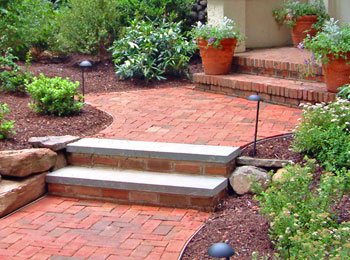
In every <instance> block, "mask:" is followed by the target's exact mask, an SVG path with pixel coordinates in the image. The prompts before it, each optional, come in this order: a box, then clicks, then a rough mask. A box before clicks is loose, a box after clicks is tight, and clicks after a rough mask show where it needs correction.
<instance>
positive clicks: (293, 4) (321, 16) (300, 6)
mask: <svg viewBox="0 0 350 260" xmlns="http://www.w3.org/2000/svg"><path fill="white" fill-rule="evenodd" d="M306 15H317V16H318V23H316V24H314V25H313V27H314V28H316V29H319V28H321V26H322V24H323V22H324V21H325V20H326V19H329V15H328V14H327V13H326V8H325V5H324V2H323V0H315V1H313V2H312V3H300V1H292V0H288V1H285V2H284V4H283V6H282V7H280V8H276V9H274V10H273V16H274V17H275V19H276V21H277V22H278V23H279V24H286V25H287V26H288V27H289V28H292V27H293V26H295V25H296V21H297V20H298V18H299V16H306Z"/></svg>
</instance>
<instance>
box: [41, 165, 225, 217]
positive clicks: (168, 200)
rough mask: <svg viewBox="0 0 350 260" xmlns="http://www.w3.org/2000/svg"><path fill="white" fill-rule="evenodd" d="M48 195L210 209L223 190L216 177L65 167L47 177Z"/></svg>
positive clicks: (223, 193)
mask: <svg viewBox="0 0 350 260" xmlns="http://www.w3.org/2000/svg"><path fill="white" fill-rule="evenodd" d="M46 181H47V182H48V183H49V192H50V193H52V194H55V195H61V196H73V197H85V198H94V199H104V200H112V201H117V202H125V203H137V204H150V205H159V206H172V207H185V208H196V209H200V210H207V211H210V210H213V209H214V208H215V206H216V204H217V202H218V201H219V200H220V199H221V198H222V196H224V195H225V193H226V191H227V185H228V184H227V179H226V178H225V177H220V176H198V175H197V176H192V175H187V174H167V173H157V172H144V171H131V170H120V169H104V168H85V167H72V166H71V167H66V168H62V169H60V170H57V171H54V172H52V173H49V174H47V176H46Z"/></svg>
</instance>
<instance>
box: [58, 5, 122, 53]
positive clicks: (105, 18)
mask: <svg viewBox="0 0 350 260" xmlns="http://www.w3.org/2000/svg"><path fill="white" fill-rule="evenodd" d="M117 2H118V1H116V0H70V1H68V3H67V6H66V7H62V8H61V9H60V11H59V14H58V19H57V23H58V30H59V32H58V35H57V44H56V48H57V49H58V50H60V51H61V52H65V53H72V52H76V53H85V54H93V55H99V56H100V57H101V58H103V57H104V55H105V50H106V46H109V45H111V44H112V42H113V40H114V39H116V38H117V36H118V30H119V27H120V26H119V24H118V22H117V20H118V11H117Z"/></svg>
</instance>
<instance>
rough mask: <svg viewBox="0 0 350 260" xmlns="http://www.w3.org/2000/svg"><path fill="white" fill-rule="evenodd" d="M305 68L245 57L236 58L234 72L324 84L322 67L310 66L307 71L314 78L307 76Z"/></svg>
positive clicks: (292, 64) (233, 66)
mask: <svg viewBox="0 0 350 260" xmlns="http://www.w3.org/2000/svg"><path fill="white" fill-rule="evenodd" d="M305 69H306V68H305V67H304V66H303V65H300V64H294V63H289V62H279V61H269V60H260V59H251V58H243V57H234V59H233V65H232V71H233V72H241V73H248V74H253V75H262V76H270V77H275V78H285V79H297V80H300V79H303V80H309V81H315V82H324V75H323V71H322V68H321V67H317V68H315V67H312V66H308V67H307V69H308V70H309V71H310V72H312V76H306V75H305V74H304V73H302V71H305Z"/></svg>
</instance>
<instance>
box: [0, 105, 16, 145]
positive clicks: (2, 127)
mask: <svg viewBox="0 0 350 260" xmlns="http://www.w3.org/2000/svg"><path fill="white" fill-rule="evenodd" d="M9 112H10V110H9V109H8V107H7V104H2V103H1V102H0V140H3V139H6V138H8V137H9V135H11V134H12V135H13V134H15V133H16V132H15V131H13V130H12V129H13V128H14V123H15V121H14V120H11V121H9V120H6V119H5V118H4V116H5V115H6V114H7V113H9Z"/></svg>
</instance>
